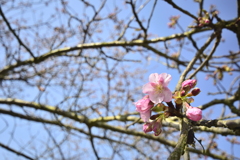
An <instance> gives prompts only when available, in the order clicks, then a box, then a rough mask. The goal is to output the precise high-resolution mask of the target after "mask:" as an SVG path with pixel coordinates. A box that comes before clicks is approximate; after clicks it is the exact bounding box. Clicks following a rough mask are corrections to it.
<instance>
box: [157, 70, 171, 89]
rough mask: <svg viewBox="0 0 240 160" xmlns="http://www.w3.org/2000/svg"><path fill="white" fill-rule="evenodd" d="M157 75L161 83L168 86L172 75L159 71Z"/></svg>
mask: <svg viewBox="0 0 240 160" xmlns="http://www.w3.org/2000/svg"><path fill="white" fill-rule="evenodd" d="M159 77H160V78H159V79H160V80H161V81H162V85H163V86H165V87H166V86H168V84H169V82H170V81H171V80H172V76H171V75H170V74H167V73H161V74H160V75H159Z"/></svg>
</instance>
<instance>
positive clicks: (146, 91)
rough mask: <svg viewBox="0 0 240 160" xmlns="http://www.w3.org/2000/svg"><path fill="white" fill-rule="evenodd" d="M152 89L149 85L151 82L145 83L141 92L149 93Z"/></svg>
mask: <svg viewBox="0 0 240 160" xmlns="http://www.w3.org/2000/svg"><path fill="white" fill-rule="evenodd" d="M153 91H154V87H153V86H152V85H151V83H147V84H145V85H144V86H143V87H142V92H143V93H146V94H149V93H150V92H153Z"/></svg>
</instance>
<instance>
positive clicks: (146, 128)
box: [143, 123, 152, 133]
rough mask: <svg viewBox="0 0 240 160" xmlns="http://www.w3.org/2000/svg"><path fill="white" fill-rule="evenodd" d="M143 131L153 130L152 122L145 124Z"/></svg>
mask: <svg viewBox="0 0 240 160" xmlns="http://www.w3.org/2000/svg"><path fill="white" fill-rule="evenodd" d="M143 131H144V132H145V133H147V132H151V131H152V124H151V123H145V124H143Z"/></svg>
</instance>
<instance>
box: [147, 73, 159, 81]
mask: <svg viewBox="0 0 240 160" xmlns="http://www.w3.org/2000/svg"><path fill="white" fill-rule="evenodd" d="M158 80H159V75H158V74H157V73H152V74H150V76H149V82H153V83H158Z"/></svg>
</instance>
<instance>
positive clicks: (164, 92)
mask: <svg viewBox="0 0 240 160" xmlns="http://www.w3.org/2000/svg"><path fill="white" fill-rule="evenodd" d="M171 79H172V76H171V75H170V74H167V73H161V74H158V73H152V74H151V75H150V76H149V83H147V84H145V85H144V86H143V88H142V92H143V93H145V94H147V95H145V96H144V97H143V98H142V99H140V100H138V101H137V102H135V103H134V104H135V106H136V110H137V111H138V112H139V113H140V116H141V119H142V120H143V121H144V124H143V131H144V132H145V133H147V132H151V131H153V132H154V135H155V136H158V135H159V134H160V133H161V132H162V129H161V128H162V121H163V120H164V119H165V118H168V117H170V116H177V117H181V118H182V117H184V116H186V117H187V118H188V119H189V120H192V121H199V120H201V119H202V111H201V110H200V109H199V108H197V107H192V106H190V103H192V102H193V100H194V99H193V98H192V97H193V96H197V95H198V94H199V93H200V89H199V88H194V87H195V86H196V84H197V81H196V80H190V79H189V80H186V81H184V82H183V83H182V87H181V89H180V90H179V91H176V92H175V93H174V94H172V92H171V90H170V89H169V88H168V84H169V82H170V81H171ZM172 100H174V102H175V103H173V102H172ZM183 106H185V108H186V110H187V111H186V115H183V114H182V108H183ZM153 112H154V113H156V114H154V115H152V113H153Z"/></svg>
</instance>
